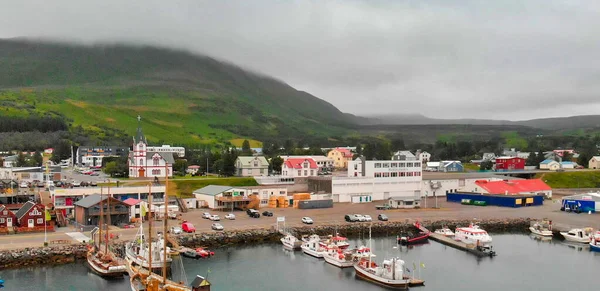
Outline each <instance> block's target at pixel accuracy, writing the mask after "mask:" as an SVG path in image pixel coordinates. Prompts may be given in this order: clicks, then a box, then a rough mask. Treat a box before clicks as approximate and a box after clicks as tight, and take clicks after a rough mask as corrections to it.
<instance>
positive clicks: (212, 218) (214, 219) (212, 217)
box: [209, 214, 221, 221]
mask: <svg viewBox="0 0 600 291" xmlns="http://www.w3.org/2000/svg"><path fill="white" fill-rule="evenodd" d="M209 219H210V220H212V221H220V220H221V217H219V216H218V215H216V214H215V215H213V216H211V217H210V218H209Z"/></svg>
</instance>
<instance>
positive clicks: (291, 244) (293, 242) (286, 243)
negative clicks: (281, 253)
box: [281, 233, 302, 250]
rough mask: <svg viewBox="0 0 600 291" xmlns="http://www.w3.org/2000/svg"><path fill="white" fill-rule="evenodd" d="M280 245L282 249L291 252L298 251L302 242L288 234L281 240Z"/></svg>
mask: <svg viewBox="0 0 600 291" xmlns="http://www.w3.org/2000/svg"><path fill="white" fill-rule="evenodd" d="M281 243H282V244H283V247H285V248H287V249H291V250H296V249H299V248H300V247H301V246H302V241H301V240H298V239H297V238H296V237H295V236H293V235H291V234H290V233H288V234H286V235H285V236H284V237H282V238H281Z"/></svg>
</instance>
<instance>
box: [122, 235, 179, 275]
mask: <svg viewBox="0 0 600 291" xmlns="http://www.w3.org/2000/svg"><path fill="white" fill-rule="evenodd" d="M163 248H167V253H164V254H163V253H162V252H161V251H160V250H161V249H163ZM150 250H154V253H153V254H152V256H151V257H152V260H150ZM169 253H170V250H169V248H168V247H167V246H166V241H165V239H164V237H163V235H162V234H158V238H157V240H156V241H150V240H148V241H147V240H146V238H145V236H144V229H143V226H142V225H140V229H139V230H138V233H137V235H136V238H135V240H134V241H131V242H128V243H126V244H125V259H127V260H129V261H132V262H133V263H135V264H137V265H140V266H142V267H144V268H152V270H156V269H160V268H162V266H163V262H164V263H166V264H167V267H169V268H170V266H171V263H172V262H173V259H172V258H171V256H169Z"/></svg>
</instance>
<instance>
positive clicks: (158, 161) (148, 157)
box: [129, 116, 175, 178]
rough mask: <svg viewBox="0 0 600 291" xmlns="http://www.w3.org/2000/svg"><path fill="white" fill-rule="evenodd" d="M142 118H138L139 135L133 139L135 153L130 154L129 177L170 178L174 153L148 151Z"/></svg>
mask: <svg viewBox="0 0 600 291" xmlns="http://www.w3.org/2000/svg"><path fill="white" fill-rule="evenodd" d="M140 121H141V117H139V116H138V128H137V134H136V136H135V137H134V138H133V151H131V152H129V177H131V178H145V177H159V178H162V177H165V176H166V175H168V176H169V177H171V176H173V163H174V162H175V160H174V159H173V154H172V153H159V152H152V151H148V142H147V141H146V137H145V136H144V133H142V127H141V125H140Z"/></svg>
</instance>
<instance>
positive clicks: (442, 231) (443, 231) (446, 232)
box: [434, 226, 454, 237]
mask: <svg viewBox="0 0 600 291" xmlns="http://www.w3.org/2000/svg"><path fill="white" fill-rule="evenodd" d="M434 233H437V234H441V235H443V236H448V237H451V236H454V232H453V231H452V230H451V229H449V228H447V227H445V226H444V227H442V228H438V229H436V230H435V231H434Z"/></svg>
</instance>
